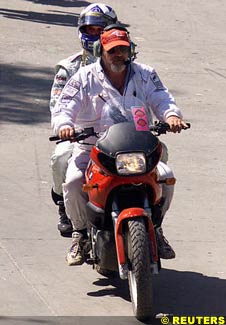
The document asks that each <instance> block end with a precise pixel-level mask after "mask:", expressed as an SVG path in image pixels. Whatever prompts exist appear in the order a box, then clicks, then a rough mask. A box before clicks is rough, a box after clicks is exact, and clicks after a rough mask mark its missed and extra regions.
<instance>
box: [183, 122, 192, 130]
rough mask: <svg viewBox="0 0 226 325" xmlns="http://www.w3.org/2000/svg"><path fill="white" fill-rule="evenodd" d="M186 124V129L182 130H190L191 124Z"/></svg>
mask: <svg viewBox="0 0 226 325" xmlns="http://www.w3.org/2000/svg"><path fill="white" fill-rule="evenodd" d="M185 123H186V124H187V126H188V127H187V128H184V130H186V129H190V128H191V123H187V122H185Z"/></svg>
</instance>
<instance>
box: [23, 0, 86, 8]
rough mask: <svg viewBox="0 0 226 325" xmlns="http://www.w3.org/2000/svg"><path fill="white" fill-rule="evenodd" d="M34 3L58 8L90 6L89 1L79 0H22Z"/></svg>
mask: <svg viewBox="0 0 226 325" xmlns="http://www.w3.org/2000/svg"><path fill="white" fill-rule="evenodd" d="M24 1H29V2H34V3H36V4H41V5H48V6H58V7H85V6H88V5H89V4H90V2H89V1H80V0H24Z"/></svg>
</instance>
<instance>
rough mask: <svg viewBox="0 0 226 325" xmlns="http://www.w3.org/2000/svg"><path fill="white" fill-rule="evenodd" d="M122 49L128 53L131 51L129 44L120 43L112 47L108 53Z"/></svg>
mask: <svg viewBox="0 0 226 325" xmlns="http://www.w3.org/2000/svg"><path fill="white" fill-rule="evenodd" d="M117 51H120V52H122V53H128V52H129V46H124V45H120V46H115V47H113V48H112V49H110V50H109V51H107V52H108V54H114V53H115V52H117Z"/></svg>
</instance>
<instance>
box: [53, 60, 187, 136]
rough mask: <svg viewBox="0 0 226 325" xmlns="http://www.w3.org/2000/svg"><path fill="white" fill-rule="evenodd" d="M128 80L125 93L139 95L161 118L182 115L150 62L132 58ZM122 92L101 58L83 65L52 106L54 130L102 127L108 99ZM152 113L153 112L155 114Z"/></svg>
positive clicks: (126, 94) (158, 117) (128, 68)
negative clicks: (110, 79)
mask: <svg viewBox="0 0 226 325" xmlns="http://www.w3.org/2000/svg"><path fill="white" fill-rule="evenodd" d="M127 70H128V71H127V82H126V85H125V89H124V94H123V95H122V96H135V97H137V98H139V99H140V100H141V101H142V102H143V103H144V104H145V106H146V107H147V108H148V109H149V111H150V116H152V115H153V114H154V115H155V116H156V118H157V119H159V120H160V121H165V120H166V119H167V118H168V117H169V116H172V115H174V116H178V117H182V114H181V111H180V109H179V108H178V107H177V105H176V103H175V101H174V98H173V96H172V95H171V93H170V92H169V91H168V89H167V88H166V87H165V86H164V85H163V84H162V82H161V81H160V79H159V77H158V75H157V73H156V72H155V70H154V69H153V68H151V67H149V66H147V65H144V64H139V63H135V62H132V63H131V64H130V65H129V66H128V67H127ZM116 96H117V97H118V96H121V95H120V93H119V92H118V90H117V89H116V88H114V87H113V86H112V84H111V83H110V82H109V80H108V79H107V77H106V75H105V74H104V71H103V68H102V66H101V64H100V60H98V61H97V62H95V63H93V64H90V65H88V66H85V67H82V68H80V69H79V70H78V72H77V73H76V74H74V75H73V76H72V77H71V78H70V80H69V81H68V82H67V84H66V85H65V87H64V89H63V91H62V93H61V95H60V97H59V100H58V102H57V103H56V105H55V106H54V108H53V109H52V126H53V129H54V132H55V134H58V131H59V129H60V127H62V126H64V125H67V126H71V127H74V126H75V125H79V126H80V127H81V128H84V127H90V126H92V127H94V129H95V130H97V131H98V130H99V126H100V118H101V112H102V109H103V106H104V104H105V101H108V100H109V99H110V98H113V97H116ZM152 113H153V114H152Z"/></svg>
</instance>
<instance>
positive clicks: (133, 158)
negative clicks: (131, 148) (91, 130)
mask: <svg viewBox="0 0 226 325" xmlns="http://www.w3.org/2000/svg"><path fill="white" fill-rule="evenodd" d="M116 169H117V172H118V174H119V175H130V174H143V173H145V172H146V159H145V155H144V153H142V152H137V153H122V154H118V155H117V157H116Z"/></svg>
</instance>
